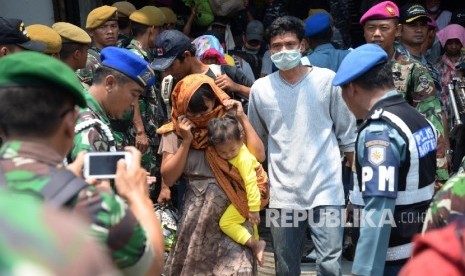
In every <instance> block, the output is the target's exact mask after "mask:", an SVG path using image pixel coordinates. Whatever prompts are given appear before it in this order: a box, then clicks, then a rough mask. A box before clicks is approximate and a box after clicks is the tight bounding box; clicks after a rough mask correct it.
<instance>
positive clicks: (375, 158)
mask: <svg viewBox="0 0 465 276" xmlns="http://www.w3.org/2000/svg"><path fill="white" fill-rule="evenodd" d="M384 161H386V147H383V146H381V145H375V146H371V147H369V148H368V162H370V163H371V164H373V165H375V166H379V165H381V164H383V163H384Z"/></svg>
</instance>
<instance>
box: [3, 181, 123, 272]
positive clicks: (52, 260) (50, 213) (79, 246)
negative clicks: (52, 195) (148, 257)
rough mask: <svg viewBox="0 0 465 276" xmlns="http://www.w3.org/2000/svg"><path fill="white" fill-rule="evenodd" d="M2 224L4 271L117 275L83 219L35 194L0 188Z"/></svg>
mask: <svg viewBox="0 0 465 276" xmlns="http://www.w3.org/2000/svg"><path fill="white" fill-rule="evenodd" d="M11 206H15V211H14V212H11ZM0 225H1V227H0V252H2V257H1V259H2V262H1V264H0V271H1V274H2V275H18V276H20V275H25V274H24V273H25V272H24V270H25V269H26V268H27V272H28V274H29V275H44V272H45V274H46V275H76V276H77V275H118V272H117V271H116V270H115V268H114V267H113V264H112V263H111V261H110V259H109V258H108V256H107V255H106V252H105V251H104V248H103V247H102V246H101V245H100V244H98V243H96V242H95V241H94V240H93V239H92V238H91V237H90V236H89V235H87V229H86V226H85V225H83V224H82V222H81V221H79V220H78V219H77V218H76V217H74V216H70V214H69V213H66V212H63V211H61V210H58V209H56V208H53V207H52V206H48V205H47V204H44V203H43V202H42V201H41V200H40V199H38V198H37V197H36V196H34V195H31V194H25V193H20V192H15V191H11V190H10V191H7V190H4V189H0ZM65 225H66V227H64V226H65ZM25 240H26V241H27V242H24V241H25ZM39 256H40V257H39ZM58 256H59V258H58ZM5 260H7V261H5ZM21 272H22V273H23V274H21Z"/></svg>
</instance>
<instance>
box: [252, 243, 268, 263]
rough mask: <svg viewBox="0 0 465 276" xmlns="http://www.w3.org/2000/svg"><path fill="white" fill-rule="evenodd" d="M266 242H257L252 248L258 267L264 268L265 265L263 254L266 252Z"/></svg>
mask: <svg viewBox="0 0 465 276" xmlns="http://www.w3.org/2000/svg"><path fill="white" fill-rule="evenodd" d="M265 247H266V242H265V241H264V240H259V241H256V242H255V243H254V245H253V247H252V252H253V255H254V256H255V258H256V259H257V262H258V265H259V266H263V265H264V264H265V260H264V256H263V253H264V252H265Z"/></svg>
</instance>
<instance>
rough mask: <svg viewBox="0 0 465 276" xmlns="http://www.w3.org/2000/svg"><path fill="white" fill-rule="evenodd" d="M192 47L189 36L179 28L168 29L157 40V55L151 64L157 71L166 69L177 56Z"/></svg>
mask: <svg viewBox="0 0 465 276" xmlns="http://www.w3.org/2000/svg"><path fill="white" fill-rule="evenodd" d="M191 47H192V44H191V40H190V38H189V37H188V36H186V35H185V34H184V33H182V32H180V31H178V30H166V31H164V32H162V33H161V34H159V35H158V36H157V40H156V41H155V50H156V56H155V59H154V60H153V62H152V64H151V66H152V68H153V69H154V70H156V71H165V70H166V68H168V67H170V66H171V64H172V63H173V61H174V60H175V59H176V57H177V56H179V55H181V54H182V53H184V51H186V50H189V49H190V48H191Z"/></svg>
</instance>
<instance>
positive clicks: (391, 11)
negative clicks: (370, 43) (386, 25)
mask: <svg viewBox="0 0 465 276" xmlns="http://www.w3.org/2000/svg"><path fill="white" fill-rule="evenodd" d="M392 18H399V8H398V7H397V5H396V4H394V3H393V2H391V1H384V2H381V3H379V4H376V5H374V6H373V7H371V8H370V9H369V10H368V11H367V12H365V13H364V14H363V15H362V18H360V25H363V24H365V22H366V21H367V20H376V19H378V20H379V19H392Z"/></svg>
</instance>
